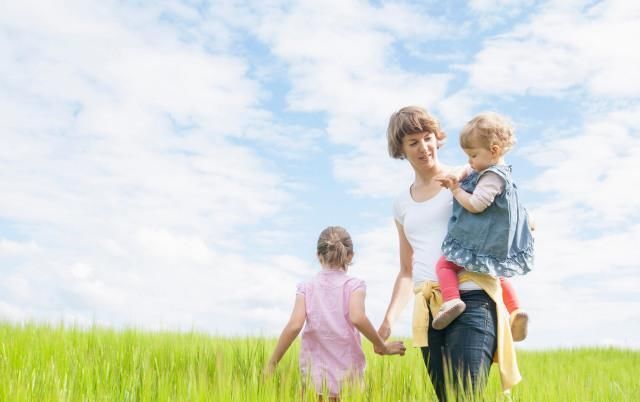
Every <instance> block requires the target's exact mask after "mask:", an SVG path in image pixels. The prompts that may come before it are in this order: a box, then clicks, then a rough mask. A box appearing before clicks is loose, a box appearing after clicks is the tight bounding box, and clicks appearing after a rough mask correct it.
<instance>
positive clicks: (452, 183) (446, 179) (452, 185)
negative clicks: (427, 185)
mask: <svg viewBox="0 0 640 402" xmlns="http://www.w3.org/2000/svg"><path fill="white" fill-rule="evenodd" d="M433 180H435V181H437V182H438V183H440V185H441V186H442V187H444V188H448V189H449V190H451V191H453V190H455V189H456V188H458V186H459V181H458V178H457V177H456V176H454V175H440V176H436V177H434V178H433Z"/></svg>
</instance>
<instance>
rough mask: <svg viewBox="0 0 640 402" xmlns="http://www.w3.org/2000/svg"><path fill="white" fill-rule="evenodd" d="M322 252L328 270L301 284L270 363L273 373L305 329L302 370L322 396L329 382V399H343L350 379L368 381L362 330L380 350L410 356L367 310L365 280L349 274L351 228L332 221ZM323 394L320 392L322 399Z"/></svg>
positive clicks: (324, 234) (319, 250) (320, 256)
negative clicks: (386, 338) (378, 327)
mask: <svg viewBox="0 0 640 402" xmlns="http://www.w3.org/2000/svg"><path fill="white" fill-rule="evenodd" d="M317 256H318V260H319V261H320V264H321V265H322V270H321V271H320V272H319V273H318V274H317V275H316V276H315V277H314V278H312V279H311V280H309V281H307V282H304V283H302V284H299V285H298V289H297V292H296V293H297V295H296V302H295V305H294V307H293V312H292V313H291V318H290V319H289V323H288V324H287V325H286V326H285V328H284V329H283V330H282V334H281V335H280V339H279V340H278V344H277V346H276V349H275V350H274V352H273V355H272V356H271V359H269V362H268V363H267V368H266V371H267V373H270V372H272V371H273V370H274V369H275V367H276V365H277V364H278V362H279V361H280V359H282V356H283V355H284V354H285V353H286V351H287V349H288V348H289V346H291V343H292V342H293V341H294V340H295V338H296V337H297V336H298V334H299V333H300V330H301V329H302V326H303V324H305V323H306V325H305V326H304V332H303V333H302V345H301V348H300V371H301V373H302V378H303V379H305V378H307V376H308V377H309V378H310V379H311V380H312V381H313V383H314V385H315V388H316V391H317V393H318V394H319V395H322V393H323V386H326V389H327V391H328V393H329V400H334V401H336V400H338V398H339V394H340V389H341V387H342V384H343V383H344V382H345V381H354V382H356V383H358V382H361V381H362V377H363V372H364V367H365V358H364V353H363V352H362V348H361V344H360V334H359V332H358V331H360V332H362V334H364V336H366V337H367V339H369V340H370V341H371V343H373V349H374V351H375V352H376V353H377V354H380V355H392V354H399V355H404V352H405V347H404V345H403V343H402V342H388V343H385V342H384V341H383V340H382V338H381V337H380V335H378V332H376V330H375V328H374V327H373V325H371V322H370V321H369V319H368V318H367V316H366V314H365V311H364V298H365V283H364V281H362V280H360V279H357V278H354V277H350V276H347V267H348V266H349V265H350V264H351V260H352V258H353V243H352V241H351V237H350V236H349V233H347V231H346V230H345V229H343V228H341V227H339V226H329V227H328V228H326V229H324V230H323V231H322V233H320V237H319V238H318V247H317ZM321 399H322V397H320V400H321Z"/></svg>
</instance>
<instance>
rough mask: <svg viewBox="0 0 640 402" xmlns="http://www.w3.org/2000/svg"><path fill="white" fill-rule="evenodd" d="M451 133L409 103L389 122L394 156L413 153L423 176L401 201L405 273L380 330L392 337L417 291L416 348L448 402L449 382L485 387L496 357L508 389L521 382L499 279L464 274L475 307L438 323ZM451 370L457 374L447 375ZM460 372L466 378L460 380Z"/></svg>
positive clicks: (398, 217) (465, 295) (466, 388)
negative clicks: (442, 150) (445, 155)
mask: <svg viewBox="0 0 640 402" xmlns="http://www.w3.org/2000/svg"><path fill="white" fill-rule="evenodd" d="M445 137H446V134H445V133H444V132H443V131H442V130H441V129H440V126H439V124H438V121H437V120H436V119H435V118H434V117H433V116H431V115H430V114H429V113H428V112H427V111H426V110H424V109H422V108H420V107H415V106H409V107H405V108H402V109H400V110H399V111H397V112H396V113H394V114H393V115H392V116H391V118H390V120H389V128H388V130H387V141H388V146H389V154H390V155H391V157H393V158H396V159H407V160H408V161H409V163H410V165H411V167H412V168H413V170H414V172H415V179H414V181H413V184H412V185H411V187H410V188H409V189H407V190H404V191H403V192H402V193H401V194H400V196H399V197H398V198H397V199H396V201H395V203H394V218H395V223H396V227H397V229H398V238H399V242H400V272H399V273H398V276H397V278H396V281H395V285H394V288H393V293H392V296H391V301H390V302H389V307H388V308H387V312H386V314H385V318H384V320H383V322H382V324H381V326H380V328H379V330H378V332H379V333H380V336H381V337H382V338H383V339H387V338H388V337H389V336H390V334H391V326H392V324H393V322H394V321H395V320H396V318H397V317H398V315H399V314H400V312H401V310H402V309H403V308H404V306H405V305H406V303H407V301H408V300H409V298H410V297H411V295H412V293H415V307H414V320H413V328H414V346H420V347H421V350H422V356H423V358H424V362H425V365H426V367H427V371H428V373H429V377H430V378H431V382H432V384H433V386H434V389H435V391H436V394H437V396H438V399H439V400H440V401H445V400H446V398H447V396H446V389H447V384H449V383H450V384H451V386H452V389H453V390H454V392H456V391H462V392H470V393H473V392H479V391H481V390H482V388H483V386H484V385H485V384H486V379H487V376H488V374H489V369H490V367H491V363H492V361H493V359H494V356H495V357H496V358H497V361H498V364H499V366H500V374H501V379H502V385H503V389H504V390H509V389H510V388H511V387H512V386H513V385H515V384H516V383H518V382H519V381H520V374H519V372H518V367H517V364H516V361H515V352H514V349H513V343H512V339H511V333H510V331H509V329H508V325H507V324H505V323H504V317H502V314H498V313H497V309H496V302H497V303H498V305H502V299H501V295H500V285H499V283H498V282H497V279H495V278H492V277H490V276H487V275H482V274H473V273H467V272H464V273H461V275H460V277H459V280H460V291H461V299H462V300H463V301H464V302H465V303H466V305H467V307H466V310H465V311H464V313H462V314H461V315H460V316H459V317H458V318H457V319H456V320H455V321H454V322H452V323H451V324H450V325H449V326H448V327H446V328H445V329H443V330H441V331H438V330H435V329H433V327H432V326H431V325H430V323H431V321H432V317H433V315H434V313H436V312H437V311H438V309H439V307H440V304H441V303H442V299H441V295H440V292H439V289H438V287H437V282H436V281H437V279H436V273H435V266H436V262H437V261H438V258H439V257H440V255H441V250H440V246H441V244H442V240H443V238H444V236H445V234H446V231H447V224H448V220H449V217H450V216H451V203H452V196H451V193H450V192H449V191H444V190H443V189H442V188H441V186H440V184H439V183H438V182H437V181H436V180H434V179H435V178H436V177H438V176H439V175H442V174H446V173H451V172H452V171H453V169H452V168H450V167H447V166H445V165H443V164H441V163H440V162H439V160H438V148H439V147H440V146H441V145H442V144H443V142H444V139H445ZM412 290H413V292H412ZM449 370H450V373H451V376H450V377H449V376H448V374H446V375H445V373H447V372H448V371H449ZM460 378H461V379H463V381H462V382H460V381H458V379H460Z"/></svg>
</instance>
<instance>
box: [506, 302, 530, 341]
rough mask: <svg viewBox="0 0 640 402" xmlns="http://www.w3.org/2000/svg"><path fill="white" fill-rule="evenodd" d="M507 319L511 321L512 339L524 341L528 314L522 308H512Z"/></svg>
mask: <svg viewBox="0 0 640 402" xmlns="http://www.w3.org/2000/svg"><path fill="white" fill-rule="evenodd" d="M509 321H510V322H511V336H512V337H513V341H514V342H520V341H524V340H525V338H526V337H527V328H528V326H529V314H527V312H526V311H524V310H520V309H517V310H514V311H512V312H511V314H510V316H509Z"/></svg>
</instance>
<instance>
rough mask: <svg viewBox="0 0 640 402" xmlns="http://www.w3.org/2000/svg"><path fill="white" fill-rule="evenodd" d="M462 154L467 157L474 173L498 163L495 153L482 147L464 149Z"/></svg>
mask: <svg viewBox="0 0 640 402" xmlns="http://www.w3.org/2000/svg"><path fill="white" fill-rule="evenodd" d="M464 153H465V154H467V156H468V157H469V165H471V168H472V169H473V170H475V171H478V172H479V171H481V170H484V169H486V168H488V167H489V166H492V165H495V164H496V163H497V162H498V159H499V158H498V157H496V154H495V152H491V150H489V149H486V148H484V147H478V146H476V147H472V148H464Z"/></svg>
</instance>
